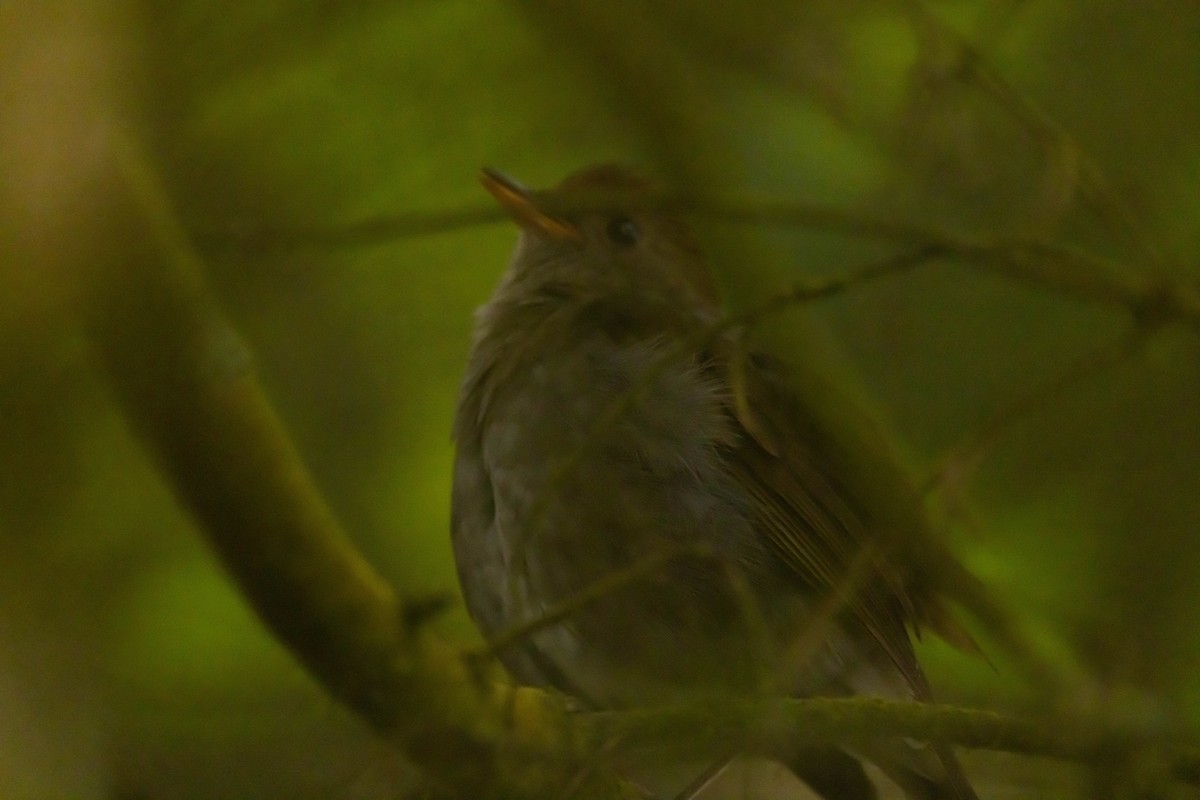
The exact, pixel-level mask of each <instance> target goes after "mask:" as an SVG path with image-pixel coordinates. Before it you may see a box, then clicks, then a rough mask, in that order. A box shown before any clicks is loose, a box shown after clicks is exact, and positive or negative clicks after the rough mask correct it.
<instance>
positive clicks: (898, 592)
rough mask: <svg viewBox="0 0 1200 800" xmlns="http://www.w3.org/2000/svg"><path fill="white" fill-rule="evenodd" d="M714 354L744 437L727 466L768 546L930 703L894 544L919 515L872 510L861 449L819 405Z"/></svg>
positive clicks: (914, 613) (915, 612) (753, 362)
mask: <svg viewBox="0 0 1200 800" xmlns="http://www.w3.org/2000/svg"><path fill="white" fill-rule="evenodd" d="M715 361H716V363H717V364H718V365H720V366H721V367H722V368H723V371H724V372H725V374H726V379H727V380H728V383H729V386H730V397H731V398H732V404H733V411H734V416H735V418H736V419H737V421H738V423H739V424H740V426H741V429H742V432H743V434H744V435H743V436H742V437H740V442H739V444H738V445H737V446H736V447H734V448H733V450H732V452H731V453H730V456H729V467H730V469H731V470H732V471H733V473H734V477H735V479H736V480H737V481H738V482H739V484H740V485H742V486H743V487H744V488H745V490H746V492H747V494H748V495H749V496H750V497H752V498H753V499H754V501H755V502H754V506H755V508H756V509H757V511H756V514H757V517H758V519H757V521H756V522H757V527H758V530H759V531H760V533H761V535H762V536H763V538H764V540H765V542H766V544H767V546H768V549H770V550H773V551H774V552H775V553H777V554H778V555H779V557H780V558H781V559H782V560H783V562H784V563H785V564H787V565H788V566H789V567H790V568H791V569H792V570H793V571H794V573H795V575H796V576H797V578H798V579H799V580H800V581H802V582H804V583H805V584H807V585H808V586H810V587H811V588H812V589H813V590H815V591H816V592H817V593H819V594H821V595H824V596H827V597H832V598H836V601H837V602H836V605H838V606H839V607H840V608H841V609H845V610H848V611H849V612H851V615H852V617H853V619H855V620H857V622H858V623H859V624H860V625H861V627H862V629H863V630H865V631H866V633H867V634H869V637H870V639H871V640H873V641H874V643H875V644H876V645H877V646H878V647H879V649H880V650H882V652H883V653H885V654H886V655H887V658H888V659H889V660H890V661H891V663H892V664H893V665H894V667H895V669H896V670H897V671H898V672H899V673H900V675H901V676H902V677H903V679H904V681H905V683H906V684H907V686H908V687H909V689H910V690H911V691H912V693H913V695H914V696H915V697H917V698H918V699H922V700H928V699H929V696H930V692H929V687H928V683H927V681H926V680H925V676H924V674H923V672H922V671H921V668H920V665H919V664H918V662H917V659H916V655H915V653H914V652H913V646H912V641H911V639H910V638H909V627H910V626H913V627H915V626H916V624H917V622H918V621H919V620H920V619H921V618H922V617H924V616H925V613H924V611H923V609H922V608H920V606H921V605H922V603H923V602H924V600H925V598H924V597H921V596H920V595H919V593H917V592H914V591H913V590H912V588H911V587H910V585H909V581H908V576H907V574H906V571H905V570H904V569H903V568H902V567H901V566H900V564H902V563H903V562H902V561H897V559H898V558H899V557H900V554H899V552H898V551H899V548H898V547H897V542H898V540H899V539H900V538H901V537H903V536H904V535H905V534H906V533H909V531H905V530H900V529H898V528H900V527H903V526H905V525H909V524H915V523H914V522H913V520H915V519H919V518H920V517H919V516H914V513H915V510H910V511H909V513H904V510H901V511H900V513H896V510H895V509H880V508H876V507H875V506H878V505H879V501H878V498H877V497H876V496H875V495H877V494H878V487H865V486H864V485H863V484H864V483H866V482H870V481H871V480H872V478H873V477H874V476H872V475H868V474H856V471H857V469H858V465H857V464H856V460H858V459H861V454H851V453H849V452H847V451H848V449H849V448H850V446H851V445H849V444H848V443H847V442H845V441H843V440H842V439H839V432H838V431H835V430H831V429H830V428H831V425H830V424H829V423H830V421H829V420H828V419H825V418H823V414H822V413H820V411H819V409H818V407H817V406H815V405H814V404H813V403H811V402H806V400H805V399H804V398H801V397H800V396H798V395H797V394H796V393H795V392H793V391H791V390H790V389H789V388H788V387H787V386H786V384H785V382H784V379H783V377H782V375H781V374H780V373H779V371H778V367H777V366H776V365H773V364H771V363H770V362H768V361H766V360H765V359H761V358H757V357H753V356H749V355H746V354H744V353H742V352H741V351H740V350H739V349H737V348H736V347H734V346H731V347H730V348H729V350H728V351H727V352H726V353H724V354H721V355H719V356H718V357H717V359H716V360H715ZM913 496H914V497H915V493H914V495H913ZM898 502H900V503H901V504H903V503H904V502H909V503H914V502H915V501H914V500H913V499H912V498H908V499H907V500H905V499H900V500H899V501H898ZM885 563H886V564H887V565H888V566H887V567H886V568H884V567H883V566H882V565H883V564H885ZM843 603H844V605H842V604H843ZM838 610H839V609H834V608H831V609H830V613H831V614H833V613H836V612H837V611H838ZM837 616H838V617H843V616H844V613H838V614H837Z"/></svg>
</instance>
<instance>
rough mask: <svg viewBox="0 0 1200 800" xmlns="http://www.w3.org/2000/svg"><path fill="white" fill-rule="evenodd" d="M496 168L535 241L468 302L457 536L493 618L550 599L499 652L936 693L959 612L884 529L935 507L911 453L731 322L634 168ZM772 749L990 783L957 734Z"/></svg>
mask: <svg viewBox="0 0 1200 800" xmlns="http://www.w3.org/2000/svg"><path fill="white" fill-rule="evenodd" d="M482 181H483V184H484V186H485V187H486V188H487V189H488V190H489V191H490V192H491V193H492V194H493V195H494V196H495V197H496V199H497V200H498V201H499V202H500V204H501V205H502V206H503V207H504V208H505V209H506V210H507V211H508V213H509V214H510V215H511V216H512V217H513V219H514V220H515V221H516V222H517V224H518V225H519V227H520V238H519V241H518V244H517V247H516V251H515V253H514V255H513V256H512V260H511V262H510V263H509V266H508V270H507V272H505V274H504V276H503V278H502V279H501V281H500V284H499V286H498V287H497V288H496V290H495V293H494V294H493V295H492V297H491V299H490V300H489V301H488V302H487V303H486V304H485V305H484V306H483V307H482V308H481V309H480V310H479V311H478V313H477V316H476V327H475V336H474V342H473V345H472V347H471V353H470V357H469V361H468V364H467V368H466V375H465V379H464V381H463V385H462V390H461V395H460V397H459V405H458V410H457V416H456V420H455V423H454V438H455V442H456V459H455V468H454V484H453V498H452V536H453V545H454V552H455V558H456V562H457V566H458V573H459V579H460V581H461V584H462V589H463V594H464V597H465V599H466V603H467V608H468V610H469V612H470V614H471V616H472V617H473V619H474V620H475V622H476V623H477V624H478V625H479V627H480V628H481V629H482V631H483V633H484V635H485V636H487V637H489V638H495V637H497V636H500V635H502V634H504V633H505V632H507V631H511V630H513V629H514V628H516V627H517V626H521V625H526V624H528V623H530V622H531V621H536V620H538V619H541V618H543V617H545V616H546V615H547V614H550V613H552V612H553V613H555V614H556V617H555V619H556V620H557V621H556V622H554V623H553V624H548V625H545V626H542V627H537V626H534V627H532V628H531V629H530V631H529V633H528V635H525V636H521V637H515V638H514V639H513V640H512V641H511V642H509V643H508V645H507V646H506V647H504V648H503V649H502V650H501V652H500V654H499V655H500V658H501V660H502V661H503V662H504V664H505V665H506V666H507V667H508V669H509V670H510V671H511V672H512V674H513V675H514V676H515V678H516V679H517V680H519V681H521V682H524V683H528V684H535V685H550V686H553V687H556V688H558V689H559V690H561V691H564V692H566V693H568V694H571V695H573V696H575V697H577V698H579V700H580V701H581V702H583V703H586V704H589V705H592V706H594V707H597V708H614V707H627V706H632V705H637V704H646V703H651V702H655V701H659V700H663V699H671V700H680V699H687V698H689V697H697V698H699V697H703V696H705V693H709V692H721V691H724V692H761V691H762V690H763V689H764V688H767V689H768V690H770V691H775V692H777V693H778V694H779V695H781V696H794V697H806V696H847V695H853V694H872V695H879V696H884V697H889V698H894V699H915V700H919V701H927V700H929V699H930V689H929V685H928V683H927V681H926V679H925V676H924V673H923V672H922V670H921V667H920V665H919V663H918V662H917V659H916V656H915V654H914V651H913V645H912V641H911V639H910V631H911V630H913V629H915V628H917V626H920V625H925V626H927V627H928V626H932V627H933V628H934V629H941V630H953V624H952V623H948V622H947V620H948V619H949V615H948V613H947V612H946V610H945V608H944V606H943V604H942V601H941V600H940V599H939V596H938V594H937V592H936V591H935V590H934V588H933V586H932V582H931V581H928V580H925V579H923V578H922V576H921V574H920V571H919V569H916V568H914V567H911V566H909V565H905V564H903V563H902V562H903V556H902V554H901V553H900V551H899V549H898V548H895V547H893V546H891V539H894V538H898V537H900V536H902V534H903V533H905V529H906V528H913V527H914V526H919V525H922V524H925V523H923V521H922V517H921V512H920V510H919V505H920V504H919V503H918V502H917V499H916V494H915V492H914V493H912V494H911V496H909V497H908V498H902V497H900V498H898V497H897V494H903V492H899V493H898V492H897V491H896V485H898V483H897V481H896V479H895V475H897V474H899V470H898V468H896V467H895V465H894V464H889V463H888V462H887V458H886V456H884V455H883V454H882V453H883V451H882V450H880V452H879V453H876V454H872V453H870V452H869V450H870V444H871V443H870V442H869V441H866V442H865V443H864V442H858V443H854V442H847V440H846V436H845V435H844V433H843V432H841V431H839V430H838V428H837V426H836V425H834V424H832V423H831V421H830V419H829V414H828V413H826V411H825V410H822V408H821V407H820V406H821V404H820V403H818V402H816V401H815V399H814V398H811V397H806V396H805V395H804V393H803V392H795V391H793V390H792V389H790V388H789V382H788V381H787V380H786V379H785V373H784V371H783V368H782V367H781V366H780V365H778V364H776V363H775V362H773V361H771V360H770V359H767V358H765V357H763V356H760V355H756V354H752V353H749V352H746V350H745V348H744V347H743V346H742V345H741V343H740V342H739V340H738V338H737V337H736V336H735V335H734V334H733V333H732V332H730V331H727V330H724V329H722V328H720V327H719V326H717V325H716V323H717V322H718V320H719V319H720V314H721V310H720V305H719V301H718V298H717V293H716V289H715V287H714V283H713V279H712V276H711V274H710V272H709V270H708V268H707V266H706V264H705V262H704V260H703V258H702V255H701V253H700V250H699V248H698V246H697V244H696V242H695V240H694V238H693V236H692V234H691V232H690V229H689V228H688V226H687V225H686V224H685V223H684V222H683V221H682V220H680V219H678V218H677V217H676V216H673V215H671V214H670V213H666V212H664V211H663V210H661V209H656V208H654V207H652V205H651V204H649V203H648V201H647V198H648V197H649V196H650V195H649V194H648V192H649V186H648V184H646V183H645V182H644V181H642V180H641V179H639V178H638V177H636V176H635V175H634V174H632V173H630V172H628V171H626V170H625V169H624V168H621V167H617V166H611V165H603V166H597V167H592V168H588V169H585V170H583V171H581V172H579V173H577V174H575V175H572V176H570V177H568V178H567V179H566V180H564V181H563V182H562V183H561V184H559V185H558V186H557V187H555V188H554V189H551V190H548V191H544V192H533V191H529V190H527V189H525V188H523V187H522V186H521V185H519V184H517V183H516V182H514V181H512V180H510V179H508V178H506V177H504V176H502V175H501V174H499V173H497V172H494V171H491V170H485V171H484V172H483V175H482ZM864 438H865V439H869V436H867V437H864ZM860 451H861V452H860ZM864 452H866V453H867V455H866V456H864V454H863V453H864ZM889 537H890V538H889ZM604 580H608V581H609V583H608V584H607V585H605V586H604V587H603V588H602V589H599V590H597V589H596V587H597V586H598V585H599V584H598V583H597V582H599V581H604ZM589 587H591V588H592V589H593V591H592V593H591V596H590V597H589V599H588V600H587V601H586V602H577V603H576V602H575V598H578V597H579V596H580V593H581V592H585V591H586V590H588V589H589ZM573 603H574V605H572V604H573ZM564 609H565V613H563V612H564ZM777 755H778V757H779V758H780V760H783V761H785V762H786V763H788V765H789V766H791V767H792V769H793V771H794V772H796V774H797V776H798V777H800V778H801V779H802V780H804V781H805V782H807V783H808V784H809V785H810V786H811V787H812V788H814V789H815V790H816V791H817V792H818V793H820V794H822V795H824V796H826V797H830V798H848V799H849V800H858V798H870V797H874V796H876V790H875V788H874V787H873V785H872V784H871V783H870V781H869V780H868V779H867V777H866V775H865V773H864V771H863V769H862V766H861V763H860V761H859V758H858V757H864V758H867V759H868V760H870V761H872V762H874V763H875V764H877V765H878V766H879V767H880V768H881V770H882V771H883V772H884V773H886V774H887V775H888V776H889V777H890V778H891V779H892V780H894V781H895V782H896V783H897V784H898V785H899V786H900V787H901V788H902V789H903V790H904V791H905V793H906V794H907V795H908V796H909V797H912V798H973V797H974V796H975V795H974V792H973V791H972V789H971V788H970V786H969V784H968V782H967V780H966V778H965V777H964V775H963V772H962V769H961V767H960V766H959V764H958V762H957V760H956V758H955V757H954V755H953V753H952V752H951V751H950V750H949V748H946V747H944V746H937V745H930V746H923V745H921V744H919V743H914V742H906V741H892V742H888V743H887V744H886V745H884V744H866V745H864V746H863V747H862V748H857V747H856V748H855V751H854V753H853V754H849V753H847V752H845V751H843V750H840V749H837V748H835V747H833V746H826V747H805V748H796V749H795V750H794V751H791V752H784V751H783V750H782V749H781V752H780V753H779V754H777Z"/></svg>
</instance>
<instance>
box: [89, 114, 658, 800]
mask: <svg viewBox="0 0 1200 800" xmlns="http://www.w3.org/2000/svg"><path fill="white" fill-rule="evenodd" d="M104 147H105V148H106V150H107V152H106V156H107V159H106V161H105V169H106V170H107V174H103V175H99V176H97V177H96V181H95V186H94V187H93V188H94V189H96V193H95V196H96V197H103V198H104V203H103V205H100V204H97V210H96V212H95V214H94V215H93V217H91V218H88V219H86V220H84V221H83V222H81V226H82V227H83V228H84V230H82V231H81V232H80V235H81V236H82V237H84V238H85V240H86V238H87V237H89V236H90V237H91V238H92V239H93V248H92V251H91V252H90V253H89V256H90V257H91V258H93V259H95V262H94V266H93V267H92V268H91V269H90V270H89V271H87V272H86V273H83V271H82V270H81V273H82V275H81V277H82V278H83V279H82V280H81V283H80V287H79V291H78V297H77V305H78V308H79V311H80V313H81V315H82V316H83V318H84V324H85V326H86V329H87V333H88V335H89V339H90V342H91V345H92V347H93V349H94V351H95V353H96V356H97V358H98V360H99V361H100V363H101V364H102V366H103V367H104V369H105V371H106V372H107V375H108V377H109V379H110V381H111V384H112V386H113V389H114V392H115V395H116V398H117V400H118V402H119V404H120V407H121V410H122V412H123V413H124V415H125V417H126V419H127V420H128V422H129V424H130V426H131V427H132V428H133V429H134V431H135V432H136V433H137V435H138V436H139V437H140V438H141V439H142V442H143V444H144V445H145V447H146V448H147V450H148V451H149V452H150V453H151V455H152V456H153V457H154V459H155V460H156V461H157V463H158V466H159V468H160V470H161V472H162V475H163V477H164V479H165V480H166V481H167V482H168V483H169V484H170V486H171V488H172V489H173V491H174V493H175V495H176V497H177V498H178V499H179V501H180V503H181V504H182V505H183V506H185V507H186V508H187V510H188V511H189V512H190V513H191V514H192V516H193V517H194V519H195V520H196V522H197V523H198V525H199V528H200V532H201V533H202V535H203V536H204V537H205V538H206V539H207V541H208V543H209V545H210V546H211V547H212V548H213V550H214V551H215V552H216V553H217V555H218V556H219V557H220V560H221V562H222V564H223V565H224V567H225V569H226V571H227V572H228V574H229V575H230V577H231V578H232V579H233V580H234V581H235V582H236V584H237V585H238V587H239V589H240V590H241V592H242V594H243V596H244V597H245V598H246V600H247V602H248V603H249V604H250V605H251V606H252V607H253V608H254V610H255V611H256V612H257V613H258V615H259V617H260V618H261V619H262V620H263V622H264V624H265V625H266V626H267V627H268V629H269V630H270V631H271V632H272V633H273V634H274V635H275V636H276V637H277V638H278V639H279V640H280V641H281V642H283V643H284V645H286V646H287V647H288V648H289V650H291V652H292V653H293V655H294V656H295V657H296V658H297V659H298V660H299V662H300V663H301V664H302V665H303V666H304V667H305V669H306V670H307V671H308V672H309V673H310V674H311V675H312V676H313V678H315V679H316V680H317V681H318V683H320V684H321V685H322V686H323V687H324V688H325V690H326V691H328V692H329V694H330V695H331V696H332V697H334V698H335V699H337V700H338V701H340V702H342V703H344V704H345V705H347V706H348V707H350V708H351V709H353V710H354V711H356V712H357V713H359V714H360V715H361V716H362V717H363V718H365V719H366V720H367V721H368V722H369V723H370V724H371V725H372V726H373V727H374V728H375V729H376V730H378V731H379V732H380V733H382V734H384V735H387V736H389V737H393V738H395V739H396V740H398V741H399V743H400V744H401V745H402V747H403V748H404V750H405V751H406V753H407V754H408V755H409V756H410V757H411V758H412V759H413V760H414V761H415V762H416V763H417V764H419V765H420V766H421V767H423V768H424V769H425V770H426V771H427V772H428V773H429V774H430V775H431V776H433V777H434V778H435V779H436V780H438V781H440V782H441V783H442V784H443V785H444V786H446V787H449V788H451V789H453V790H454V791H456V792H457V793H459V794H462V795H463V796H468V797H478V796H504V797H513V798H522V797H529V798H541V797H547V796H553V795H556V794H560V793H562V792H563V791H565V787H570V789H571V790H572V791H574V792H576V796H579V797H595V798H614V797H635V796H640V795H639V794H638V793H637V792H635V791H634V790H633V789H632V788H631V787H629V786H628V785H626V784H624V783H622V782H621V781H619V780H618V779H616V778H615V777H614V774H613V773H612V772H611V771H604V770H600V771H597V770H595V769H590V768H586V767H587V765H586V764H585V763H584V755H585V753H586V754H587V755H589V756H590V750H586V751H585V749H584V746H583V744H584V743H582V742H581V741H580V740H579V738H578V737H576V736H574V735H573V734H572V731H571V720H570V717H569V715H568V713H567V710H566V708H565V706H564V705H563V703H562V702H560V701H558V700H557V699H556V698H555V697H553V696H549V695H545V694H542V693H539V692H530V691H527V690H514V689H512V688H511V687H508V686H506V685H504V684H503V683H501V682H499V681H496V680H493V676H492V675H491V674H489V673H488V672H487V671H486V670H484V669H481V668H480V666H479V664H478V662H477V660H474V659H471V658H468V657H466V656H465V655H464V654H463V653H462V652H461V651H459V650H456V649H454V648H451V647H449V646H448V645H446V644H444V643H442V642H440V641H438V640H436V639H434V638H433V637H431V636H429V635H428V634H427V633H426V632H425V631H424V629H423V628H422V627H421V626H420V625H419V623H417V622H416V621H415V620H418V619H419V618H420V617H421V614H419V613H415V611H414V613H412V614H409V613H408V611H409V608H408V607H407V606H406V605H405V604H404V603H402V602H400V600H399V599H398V598H397V596H396V594H395V592H394V591H393V589H392V588H391V587H390V586H389V585H388V584H387V582H386V581H384V580H383V578H381V577H380V576H379V575H378V574H377V573H376V572H375V570H374V569H373V568H372V567H371V565H370V564H368V563H367V562H366V560H365V559H364V558H363V556H362V555H361V554H360V553H359V552H358V550H357V549H356V548H355V547H354V545H353V543H352V542H351V541H350V539H349V537H347V536H346V534H345V533H344V532H343V531H342V529H341V528H340V526H339V525H338V523H337V521H336V519H335V518H334V516H333V514H332V512H331V511H330V509H329V507H328V505H327V504H326V503H325V501H324V500H323V498H322V497H321V495H320V493H319V492H318V490H317V488H316V486H315V485H314V483H313V480H312V478H311V476H310V475H309V473H308V471H307V470H306V469H305V467H304V465H303V464H302V463H301V460H300V458H299V456H298V454H297V453H296V451H295V448H294V447H293V445H292V444H291V442H290V440H289V439H288V436H287V434H286V431H285V430H284V427H283V425H282V423H281V422H280V420H279V419H278V417H277V416H276V415H275V412H274V410H273V409H272V408H271V406H270V404H269V402H268V400H267V398H266V395H265V393H264V392H263V389H262V387H261V386H260V384H259V382H258V380H257V379H256V378H255V376H254V374H253V372H252V369H251V364H250V358H249V355H248V353H247V351H246V348H245V347H244V346H243V345H242V344H241V342H240V341H239V339H238V337H237V335H236V332H235V331H233V329H232V328H231V327H230V325H229V323H228V322H227V321H226V320H225V319H223V318H222V316H221V314H220V313H219V311H218V309H217V308H216V306H215V303H214V302H213V300H212V298H211V297H210V295H209V293H208V291H207V289H206V287H205V286H204V282H203V278H202V274H201V273H202V270H201V268H200V265H199V263H198V262H197V260H196V258H195V257H194V256H193V254H192V251H191V249H190V247H189V245H188V242H187V241H186V238H185V237H184V235H183V233H182V231H181V230H180V229H179V227H178V225H177V223H176V221H175V218H174V216H173V212H172V210H171V208H170V205H169V202H168V201H167V199H166V197H165V194H164V192H163V191H162V189H161V188H160V187H159V185H158V183H157V180H156V177H155V175H154V174H153V173H152V171H151V170H150V168H149V166H148V164H147V162H146V159H145V156H144V154H143V153H142V152H141V151H140V150H139V149H138V148H137V146H136V145H135V144H134V143H133V142H132V141H131V140H130V139H129V138H128V137H127V136H126V135H124V134H123V133H112V132H108V133H106V134H105V143H104ZM101 208H102V209H103V210H102V211H101V210H99V209H101ZM417 610H419V609H417Z"/></svg>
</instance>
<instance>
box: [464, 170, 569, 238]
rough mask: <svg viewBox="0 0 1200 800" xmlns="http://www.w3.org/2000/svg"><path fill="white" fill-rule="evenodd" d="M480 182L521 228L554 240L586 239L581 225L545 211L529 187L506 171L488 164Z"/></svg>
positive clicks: (480, 174) (480, 175)
mask: <svg viewBox="0 0 1200 800" xmlns="http://www.w3.org/2000/svg"><path fill="white" fill-rule="evenodd" d="M479 182H480V183H482V184H483V188H485V189H487V190H488V191H489V192H491V194H492V197H495V198H496V200H497V201H498V202H499V203H500V205H501V206H503V207H504V210H505V211H507V212H508V214H509V216H511V217H512V218H513V219H514V220H516V222H517V224H518V225H520V226H521V227H523V228H532V229H534V230H536V231H539V232H540V233H543V234H545V235H546V236H549V237H550V238H552V239H575V240H580V239H582V238H583V235H582V234H581V233H580V232H579V228H578V227H576V226H575V225H572V224H571V223H570V222H567V221H566V220H563V219H559V218H558V217H555V216H553V215H551V214H549V213H547V212H546V211H543V210H542V209H541V208H539V207H538V204H537V200H535V199H534V196H533V194H532V193H531V192H530V191H529V190H528V189H526V188H525V187H524V186H522V185H521V184H519V183H517V182H516V181H515V180H513V179H512V178H510V177H508V176H507V175H505V174H504V173H502V172H499V171H497V170H494V169H491V168H490V167H484V168H483V170H482V171H481V172H480V173H479Z"/></svg>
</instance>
